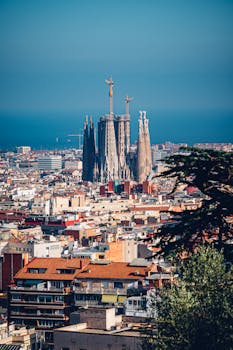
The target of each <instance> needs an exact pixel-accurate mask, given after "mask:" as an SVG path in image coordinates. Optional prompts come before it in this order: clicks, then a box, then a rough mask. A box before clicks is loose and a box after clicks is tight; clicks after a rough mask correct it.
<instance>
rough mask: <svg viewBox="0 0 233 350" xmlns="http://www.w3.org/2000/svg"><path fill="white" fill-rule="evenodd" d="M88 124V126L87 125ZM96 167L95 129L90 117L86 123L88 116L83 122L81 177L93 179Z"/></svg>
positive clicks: (87, 179)
mask: <svg viewBox="0 0 233 350" xmlns="http://www.w3.org/2000/svg"><path fill="white" fill-rule="evenodd" d="M88 126H89V127H88ZM95 168H96V146H95V129H94V124H93V122H92V117H90V124H89V125H88V116H87V117H86V121H85V123H84V140H83V172H82V179H83V180H84V181H91V182H93V181H94V180H95Z"/></svg>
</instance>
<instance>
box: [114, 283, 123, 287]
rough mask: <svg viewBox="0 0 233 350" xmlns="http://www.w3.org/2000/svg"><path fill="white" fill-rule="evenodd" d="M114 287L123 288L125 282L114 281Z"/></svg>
mask: <svg viewBox="0 0 233 350" xmlns="http://www.w3.org/2000/svg"><path fill="white" fill-rule="evenodd" d="M114 288H123V282H114Z"/></svg>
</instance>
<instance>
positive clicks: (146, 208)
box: [129, 204, 170, 211]
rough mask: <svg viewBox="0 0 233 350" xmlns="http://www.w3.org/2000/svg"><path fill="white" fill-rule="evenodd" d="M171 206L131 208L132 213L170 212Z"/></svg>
mask: <svg viewBox="0 0 233 350" xmlns="http://www.w3.org/2000/svg"><path fill="white" fill-rule="evenodd" d="M169 208H170V206H169V205H166V204H165V205H160V206H158V205H154V206H140V207H131V208H129V209H130V211H163V210H169Z"/></svg>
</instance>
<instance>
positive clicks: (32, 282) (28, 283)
mask: <svg viewBox="0 0 233 350" xmlns="http://www.w3.org/2000/svg"><path fill="white" fill-rule="evenodd" d="M42 282H43V281H42V280H26V281H25V282H24V284H26V285H28V286H32V285H33V284H39V283H42Z"/></svg>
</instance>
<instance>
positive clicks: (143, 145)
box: [137, 111, 152, 183]
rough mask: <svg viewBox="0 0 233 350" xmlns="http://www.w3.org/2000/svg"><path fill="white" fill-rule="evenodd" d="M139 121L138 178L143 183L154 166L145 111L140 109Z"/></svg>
mask: <svg viewBox="0 0 233 350" xmlns="http://www.w3.org/2000/svg"><path fill="white" fill-rule="evenodd" d="M142 113H143V118H142ZM138 122H139V127H138V148H137V180H138V182H140V183H142V182H143V181H145V180H146V179H147V177H148V176H149V175H150V173H151V166H152V158H151V147H150V134H149V128H148V119H147V118H146V112H145V111H144V112H141V111H140V117H139V121H138Z"/></svg>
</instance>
